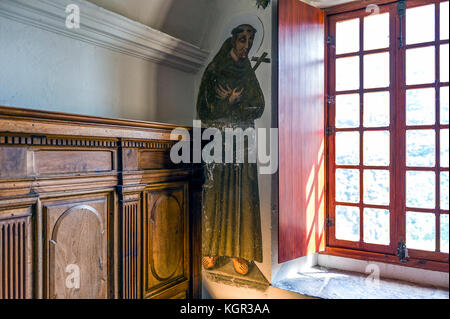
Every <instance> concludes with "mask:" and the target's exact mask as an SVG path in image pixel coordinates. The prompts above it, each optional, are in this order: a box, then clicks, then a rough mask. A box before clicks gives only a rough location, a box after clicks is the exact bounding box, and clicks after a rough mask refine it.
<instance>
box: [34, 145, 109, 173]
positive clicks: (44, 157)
mask: <svg viewBox="0 0 450 319" xmlns="http://www.w3.org/2000/svg"><path fill="white" fill-rule="evenodd" d="M112 155H113V153H112V152H111V151H78V150H39V151H35V152H34V173H35V174H37V175H44V174H63V173H89V172H104V171H112V170H113V169H114V168H113V157H112Z"/></svg>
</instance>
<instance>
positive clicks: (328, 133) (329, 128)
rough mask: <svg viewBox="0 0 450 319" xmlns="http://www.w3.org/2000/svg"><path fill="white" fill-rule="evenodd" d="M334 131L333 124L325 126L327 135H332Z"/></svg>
mask: <svg viewBox="0 0 450 319" xmlns="http://www.w3.org/2000/svg"><path fill="white" fill-rule="evenodd" d="M335 133H336V129H335V128H334V126H328V127H327V136H333V135H334V134H335Z"/></svg>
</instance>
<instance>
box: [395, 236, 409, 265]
mask: <svg viewBox="0 0 450 319" xmlns="http://www.w3.org/2000/svg"><path fill="white" fill-rule="evenodd" d="M397 257H398V259H399V260H400V261H401V262H402V263H407V262H408V261H409V256H408V248H407V247H406V243H405V242H404V241H400V242H399V243H398V245H397Z"/></svg>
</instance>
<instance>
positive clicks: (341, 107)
mask: <svg viewBox="0 0 450 319" xmlns="http://www.w3.org/2000/svg"><path fill="white" fill-rule="evenodd" d="M359 104H360V103H359V94H344V95H337V96H336V127H337V128H349V127H358V126H359Z"/></svg>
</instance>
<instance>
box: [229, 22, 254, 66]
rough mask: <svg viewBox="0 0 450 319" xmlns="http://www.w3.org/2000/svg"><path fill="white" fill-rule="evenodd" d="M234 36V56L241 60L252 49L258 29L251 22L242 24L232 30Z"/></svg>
mask: <svg viewBox="0 0 450 319" xmlns="http://www.w3.org/2000/svg"><path fill="white" fill-rule="evenodd" d="M231 34H232V35H233V38H232V44H233V49H232V56H233V58H237V59H239V60H241V61H242V60H245V59H246V58H247V57H248V53H249V52H250V50H251V49H252V46H253V41H254V40H255V34H256V29H255V28H254V27H252V26H251V25H249V24H242V25H240V26H238V27H236V28H234V29H233V31H231Z"/></svg>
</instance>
